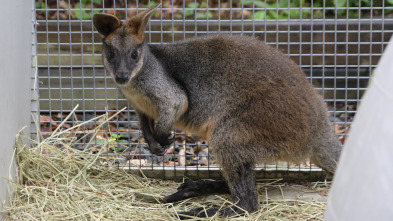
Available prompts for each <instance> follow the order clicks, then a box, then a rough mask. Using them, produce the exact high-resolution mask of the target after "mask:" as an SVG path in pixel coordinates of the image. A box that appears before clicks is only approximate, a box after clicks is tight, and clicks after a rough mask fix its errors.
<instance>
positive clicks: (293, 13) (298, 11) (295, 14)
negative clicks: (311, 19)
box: [289, 9, 300, 18]
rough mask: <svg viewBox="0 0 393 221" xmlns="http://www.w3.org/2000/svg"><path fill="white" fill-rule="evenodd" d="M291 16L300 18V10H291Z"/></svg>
mask: <svg viewBox="0 0 393 221" xmlns="http://www.w3.org/2000/svg"><path fill="white" fill-rule="evenodd" d="M289 15H290V17H291V18H299V15H300V10H297V9H293V10H291V11H290V12H289Z"/></svg>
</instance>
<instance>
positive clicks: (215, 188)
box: [162, 180, 231, 203]
mask: <svg viewBox="0 0 393 221" xmlns="http://www.w3.org/2000/svg"><path fill="white" fill-rule="evenodd" d="M177 190H178V191H177V192H176V193H174V194H172V195H169V196H166V197H165V198H164V199H162V201H163V202H164V203H174V202H178V201H181V200H185V199H188V198H191V197H197V196H203V195H208V194H229V193H231V191H230V190H229V187H228V184H227V182H226V181H225V180H217V181H210V180H200V181H197V182H188V183H183V184H182V185H180V186H179V188H177Z"/></svg>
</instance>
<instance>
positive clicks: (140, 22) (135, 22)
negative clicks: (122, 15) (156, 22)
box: [126, 4, 161, 41]
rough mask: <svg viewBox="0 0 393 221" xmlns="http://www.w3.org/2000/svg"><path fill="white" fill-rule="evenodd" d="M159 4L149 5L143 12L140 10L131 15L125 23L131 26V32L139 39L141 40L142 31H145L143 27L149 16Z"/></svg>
mask: <svg viewBox="0 0 393 221" xmlns="http://www.w3.org/2000/svg"><path fill="white" fill-rule="evenodd" d="M160 6H161V4H158V5H157V6H155V7H151V8H149V9H147V10H146V11H144V12H141V13H139V14H137V15H135V16H134V17H131V18H130V19H129V20H128V21H127V22H126V25H128V26H130V27H131V30H132V32H133V33H132V34H134V35H135V36H136V37H137V38H138V39H139V40H141V41H143V37H144V33H145V28H146V25H147V22H148V21H149V18H150V16H151V14H153V12H154V10H156V9H157V8H158V7H160Z"/></svg>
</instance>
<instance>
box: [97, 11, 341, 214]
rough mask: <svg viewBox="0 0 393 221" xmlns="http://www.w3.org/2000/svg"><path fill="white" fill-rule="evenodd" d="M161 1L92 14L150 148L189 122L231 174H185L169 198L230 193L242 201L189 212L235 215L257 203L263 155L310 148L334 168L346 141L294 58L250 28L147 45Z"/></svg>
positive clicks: (306, 152)
mask: <svg viewBox="0 0 393 221" xmlns="http://www.w3.org/2000/svg"><path fill="white" fill-rule="evenodd" d="M157 7H158V6H157ZM157 7H155V8H150V9H148V10H146V11H144V12H142V13H139V14H137V15H136V16H133V17H131V18H128V19H127V20H126V21H125V22H122V21H120V20H119V19H118V18H116V17H115V16H113V15H107V14H96V15H94V17H93V23H94V26H95V28H96V29H97V31H98V32H99V33H100V34H101V35H103V55H102V58H103V63H104V65H105V67H106V69H107V71H108V72H109V73H110V75H111V76H112V77H113V78H114V80H115V82H116V84H117V85H118V87H119V88H120V89H121V91H122V93H123V94H124V96H125V97H126V98H127V99H128V100H129V101H130V103H131V104H132V106H133V107H134V108H135V111H136V113H137V115H138V117H139V121H140V126H141V130H142V132H143V135H144V138H145V140H146V142H147V144H148V145H149V148H150V150H151V152H152V153H154V154H157V155H163V154H164V153H165V146H166V145H168V144H170V143H172V142H173V135H172V133H171V130H172V129H173V128H176V129H179V130H185V131H189V132H193V133H196V134H199V135H201V136H203V137H205V138H206V139H207V141H208V144H209V147H210V148H211V149H213V153H214V156H215V158H216V160H217V161H218V163H219V165H220V166H221V168H222V173H223V175H224V178H225V181H199V182H195V183H185V184H183V185H181V187H180V188H179V191H178V192H177V193H174V194H173V195H170V196H168V197H165V198H164V199H163V201H164V202H167V203H169V202H175V201H179V200H183V199H186V198H189V197H193V196H197V195H202V194H210V193H231V196H232V201H233V202H234V203H235V204H236V206H232V207H228V208H221V209H220V208H218V207H213V208H210V209H209V210H207V211H203V212H201V211H202V210H203V209H196V210H193V211H188V212H184V213H183V214H185V215H192V216H205V215H206V214H207V215H209V216H211V215H214V214H215V213H216V212H219V214H220V215H221V216H232V215H234V214H236V213H244V211H248V212H253V211H255V210H257V209H258V201H257V193H256V186H255V178H254V174H253V169H254V166H255V164H256V163H257V162H269V161H274V160H285V161H290V162H295V163H298V162H301V161H302V160H304V159H306V158H311V159H312V160H313V161H314V162H315V163H316V164H317V165H318V166H320V167H321V168H323V169H325V170H327V171H328V172H331V173H334V171H335V169H336V165H337V162H338V159H339V155H340V152H341V149H342V147H341V144H340V143H339V141H338V139H337V137H336V136H335V134H334V131H333V127H332V125H331V123H330V122H329V117H328V115H329V114H328V111H327V107H326V104H325V103H324V101H323V99H322V97H321V96H320V95H319V94H318V93H317V92H316V91H315V89H314V88H313V87H312V85H311V84H310V83H309V82H308V80H307V79H306V77H305V74H304V73H303V72H302V71H301V69H300V68H299V67H298V66H297V65H296V64H295V63H294V62H293V61H291V60H290V59H289V58H287V57H286V56H285V55H284V54H282V53H281V52H279V51H278V50H276V49H274V48H273V47H270V46H268V45H266V44H264V43H263V42H261V41H259V40H257V39H254V38H251V37H246V36H234V35H209V36H203V37H195V38H191V39H187V40H182V41H179V42H176V43H173V44H164V45H151V44H150V45H149V44H147V43H146V42H145V41H144V29H145V27H146V24H147V22H148V20H149V18H150V15H151V14H152V13H153V11H154V10H155V9H156V8H157ZM210 148H209V149H210Z"/></svg>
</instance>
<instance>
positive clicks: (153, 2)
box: [149, 1, 158, 17]
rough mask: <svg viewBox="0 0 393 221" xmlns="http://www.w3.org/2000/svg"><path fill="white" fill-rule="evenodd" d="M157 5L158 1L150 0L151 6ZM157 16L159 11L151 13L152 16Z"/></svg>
mask: <svg viewBox="0 0 393 221" xmlns="http://www.w3.org/2000/svg"><path fill="white" fill-rule="evenodd" d="M157 5H158V3H157V2H155V1H150V3H149V8H152V7H156V6H157ZM156 16H157V12H156V11H155V12H153V14H151V17H156Z"/></svg>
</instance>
